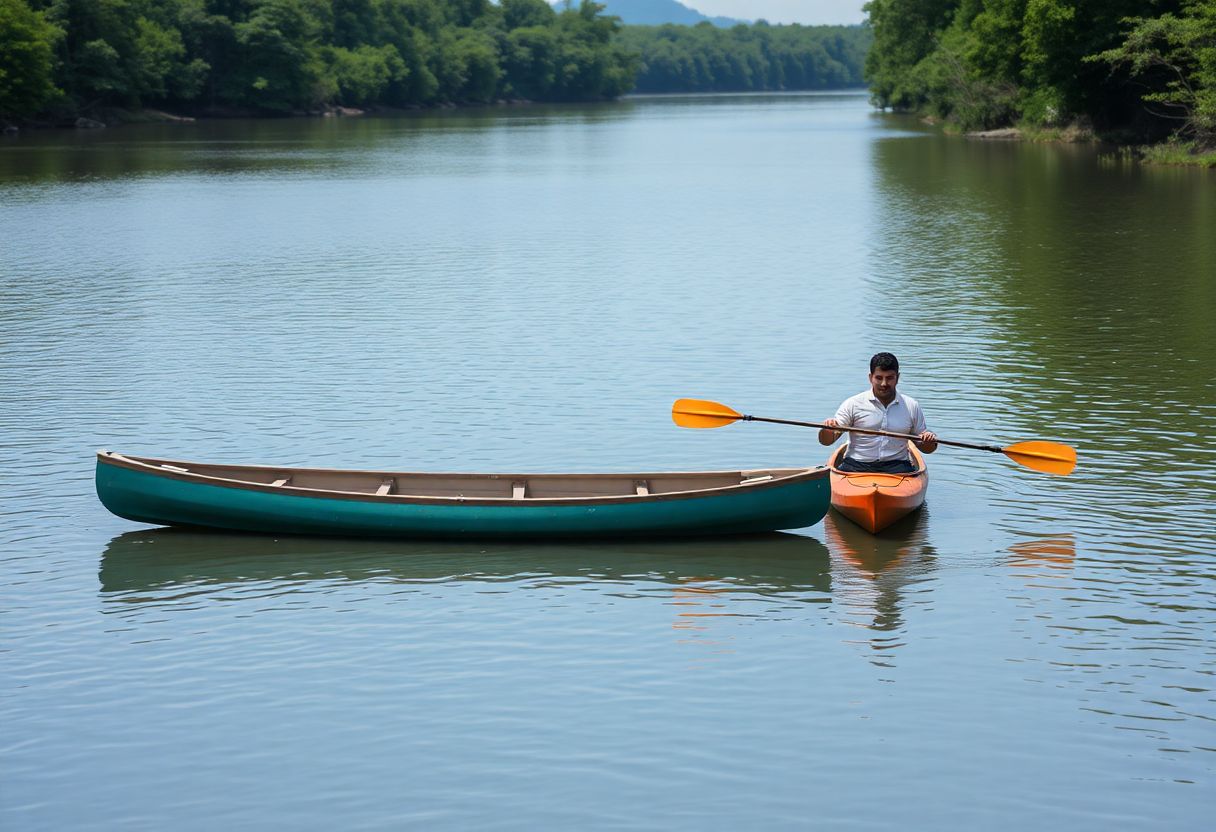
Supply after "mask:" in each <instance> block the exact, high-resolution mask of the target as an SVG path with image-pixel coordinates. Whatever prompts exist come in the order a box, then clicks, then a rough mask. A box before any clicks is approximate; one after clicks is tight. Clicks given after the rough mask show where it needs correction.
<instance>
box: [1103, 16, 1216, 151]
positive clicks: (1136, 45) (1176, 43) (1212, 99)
mask: <svg viewBox="0 0 1216 832" xmlns="http://www.w3.org/2000/svg"><path fill="white" fill-rule="evenodd" d="M1127 22H1128V23H1129V24H1130V26H1131V29H1130V31H1129V32H1128V34H1127V38H1126V39H1125V40H1124V41H1123V43H1122V44H1120V45H1119V46H1117V47H1115V48H1114V49H1108V50H1106V51H1105V52H1101V53H1099V54H1098V55H1095V56H1093V58H1092V60H1094V61H1101V62H1104V63H1107V64H1110V65H1113V66H1121V67H1127V68H1128V69H1129V70H1130V71H1131V73H1132V75H1133V77H1135V78H1136V79H1139V80H1141V81H1143V82H1144V83H1146V84H1147V85H1148V87H1149V89H1150V90H1151V91H1150V92H1147V93H1145V94H1144V96H1143V99H1144V101H1145V103H1146V104H1147V105H1148V107H1149V108H1150V109H1151V110H1152V111H1153V112H1154V114H1155V115H1157V116H1159V117H1160V118H1162V119H1165V120H1168V121H1171V122H1174V123H1176V124H1177V132H1178V134H1179V135H1181V136H1185V137H1190V138H1193V139H1195V140H1196V141H1197V142H1198V143H1199V146H1200V147H1201V148H1216V3H1213V2H1200V0H1193V2H1188V3H1186V4H1185V6H1184V7H1183V13H1182V14H1181V15H1179V16H1175V15H1173V14H1168V13H1167V14H1163V15H1162V16H1161V17H1157V18H1143V17H1140V18H1131V19H1129V20H1128V21H1127Z"/></svg>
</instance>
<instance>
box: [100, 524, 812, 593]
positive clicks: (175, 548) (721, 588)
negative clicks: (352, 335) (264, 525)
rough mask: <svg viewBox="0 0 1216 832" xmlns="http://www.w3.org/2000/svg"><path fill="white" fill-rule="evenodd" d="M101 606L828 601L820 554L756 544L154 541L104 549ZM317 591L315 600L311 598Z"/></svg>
mask: <svg viewBox="0 0 1216 832" xmlns="http://www.w3.org/2000/svg"><path fill="white" fill-rule="evenodd" d="M99 579H100V582H101V592H102V594H103V597H105V599H106V600H107V601H108V602H114V603H120V604H149V603H151V604H155V603H158V602H163V601H166V600H179V599H181V598H183V597H185V596H187V595H216V596H223V597H233V596H231V595H230V594H228V591H229V590H230V589H232V588H233V587H234V586H238V585H241V584H253V583H260V584H264V585H267V586H275V587H279V588H281V589H282V590H284V591H288V590H290V591H293V592H294V591H299V590H300V586H299V585H302V584H318V585H323V584H327V583H334V582H348V581H381V582H389V583H394V584H420V585H424V584H429V583H452V582H474V583H487V584H506V585H510V584H532V583H537V582H543V583H551V582H553V581H563V582H566V583H567V584H577V583H583V584H596V585H599V584H603V585H618V586H620V587H621V591H622V592H625V591H631V590H638V589H647V590H649V589H653V588H654V587H656V586H659V587H665V588H667V589H668V590H670V588H673V587H674V588H675V590H676V592H677V595H678V594H679V593H688V592H694V591H696V588H697V587H701V586H704V587H713V589H712V591H713V592H715V593H718V597H720V598H722V599H727V598H729V597H731V595H732V594H748V595H752V596H761V597H766V598H769V599H783V600H789V601H809V600H810V601H813V600H821V599H822V598H824V597H826V596H827V595H828V594H829V593H830V592H831V570H830V568H829V559H828V555H827V550H826V549H825V548H824V546H823V544H822V543H820V542H819V541H818V540H816V539H814V538H811V537H801V536H799V535H793V534H771V535H758V536H754V537H739V538H723V539H719V540H713V539H710V540H704V541H696V542H681V541H656V542H652V543H628V544H609V543H603V544H593V543H589V544H582V543H547V544H510V545H508V544H497V545H496V544H490V543H484V542H481V543H475V544H462V543H445V542H429V543H418V542H397V541H388V542H385V541H361V540H329V539H318V538H286V537H285V538H275V537H269V536H259V535H228V534H223V533H214V534H213V533H209V532H195V531H181V530H176V529H152V530H147V531H136V532H127V533H125V534H121V535H118V536H117V537H115V538H114V539H112V540H111V541H110V542H109V544H108V545H107V546H106V548H105V551H104V552H103V553H102V556H101V570H100V574H99ZM317 591H323V590H320V589H318V590H317Z"/></svg>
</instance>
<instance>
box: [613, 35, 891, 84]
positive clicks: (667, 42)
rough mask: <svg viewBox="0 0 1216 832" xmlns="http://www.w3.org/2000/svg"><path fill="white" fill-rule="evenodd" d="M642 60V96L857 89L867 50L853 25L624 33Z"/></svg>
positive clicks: (865, 41)
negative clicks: (836, 88) (837, 88)
mask: <svg viewBox="0 0 1216 832" xmlns="http://www.w3.org/2000/svg"><path fill="white" fill-rule="evenodd" d="M620 40H621V43H622V44H623V45H624V46H626V47H627V48H629V49H632V50H634V51H635V52H637V54H638V55H640V57H641V69H640V71H639V73H638V78H637V89H638V91H639V92H684V91H697V92H708V91H748V90H779V89H797V90H807V89H824V88H829V87H847V86H860V85H861V84H862V83H863V79H862V65H863V62H864V60H865V54H866V50H867V49H868V48H869V44H870V31H869V29H866V28H862V27H858V26H797V25H794V26H769V25H768V24H767V23H764V22H761V23H758V24H756V25H754V26H745V25H739V26H734V27H732V28H730V29H721V28H717V27H715V26H713V25H712V24H710V23H699V24H697V25H696V26H691V27H690V26H674V25H670V24H668V25H664V26H627V27H625V30H624V31H623V32H622V35H621V38H620Z"/></svg>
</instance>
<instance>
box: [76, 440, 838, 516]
mask: <svg viewBox="0 0 1216 832" xmlns="http://www.w3.org/2000/svg"><path fill="white" fill-rule="evenodd" d="M97 459H98V461H99V462H102V463H104V464H106V465H113V466H115V467H119V468H128V469H130V470H133V471H139V472H141V473H145V474H149V475H152V476H156V477H160V478H162V479H172V480H179V481H182V482H191V483H201V484H208V485H215V486H219V487H223V488H230V489H236V490H245V491H260V492H265V493H272V494H292V495H296V496H300V497H313V498H323V499H333V500H352V501H357V502H367V503H389V504H400V503H408V504H415V505H463V506H478V505H480V506H572V505H574V506H596V505H613V504H621V503H637V502H666V501H669V500H689V499H696V498H699V497H707V496H715V495H723V494H731V493H738V492H742V491H747V492H753V491H766V490H769V489H780V488H782V487H783V486H787V485H791V484H793V483H799V482H805V481H808V480H816V479H823V478H826V477H828V476H829V469H828V468H827V467H826V466H822V465H819V466H812V467H808V468H764V469H755V470H741V471H740V470H725V471H662V472H649V473H618V472H603V473H596V472H593V473H575V474H542V473H531V474H520V473H494V474H479V473H461V472H456V473H448V472H443V473H442V474H431V473H427V472H417V471H412V472H411V471H405V472H390V471H367V470H360V469H345V468H296V467H290V466H275V465H228V464H225V465H223V466H217V465H216V464H215V463H198V462H187V461H182V460H173V459H159V458H154V457H134V456H125V455H123V454H119V453H116V452H114V451H109V450H105V449H102V450H99V451H98V452H97ZM162 466H175V467H178V468H187V469H188V468H190V466H197V467H202V468H208V467H223V468H227V469H237V470H241V471H250V472H254V471H258V472H273V473H274V474H276V480H277V479H281V476H279V475H281V474H283V473H287V474H289V475H291V476H294V475H299V474H339V475H343V474H354V475H363V476H368V477H370V478H376V477H379V478H384V479H388V478H400V477H424V478H425V477H440V476H441V477H444V478H447V479H467V480H470V481H477V480H486V479H493V480H507V481H508V482H513V481H516V480H530V479H532V480H535V479H544V480H549V481H552V480H559V481H560V480H563V479H565V480H575V479H587V478H589V477H592V478H594V477H603V478H610V479H614V480H615V479H620V480H622V481H629V482H633V481H635V480H647V481H652V480H655V479H660V480H661V479H662V478H664V477H691V478H696V477H705V478H706V479H710V478H713V477H740V478H743V479H746V478H748V476H749V475H753V476H754V475H757V474H769V475H772V476H771V478H769V479H763V478H762V479H755V480H753V481H751V482H746V483H745V482H738V483H735V484H733V485H727V486H716V487H712V488H699V489H690V490H685V491H669V492H664V493H660V494H655V493H653V492H651V493H647V494H640V493H629V494H620V495H603V496H583V497H580V496H573V497H526V498H522V499H521V498H518V497H513V496H503V497H487V496H473V497H464V496H433V495H426V494H378V493H376V492H367V491H343V490H336V489H322V488H306V487H301V486H295V485H291V484H290V481H289V482H288V484H285V485H275V484H274V483H273V482H270V483H258V482H250V481H248V480H239V479H231V478H228V477H217V476H212V475H209V474H203V473H199V472H197V471H194V470H184V471H182V470H175V468H167V467H162ZM373 481H374V482H376V483H377V484H378V482H379V481H378V480H373Z"/></svg>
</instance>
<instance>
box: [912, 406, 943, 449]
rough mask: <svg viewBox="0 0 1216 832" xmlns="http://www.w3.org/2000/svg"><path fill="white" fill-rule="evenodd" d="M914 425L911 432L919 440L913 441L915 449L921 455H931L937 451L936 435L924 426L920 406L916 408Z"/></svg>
mask: <svg viewBox="0 0 1216 832" xmlns="http://www.w3.org/2000/svg"><path fill="white" fill-rule="evenodd" d="M914 418H915V423H914V424H913V426H912V432H913V433H915V434H916V435H917V436H919V437H920V438H919V439H916V440H914V441H913V444H914V445H916V447H918V448H920V452H921V453H923V454H931V453H933V452H934V451H936V450H937V434H936V433H934V432H933V431H931V430H929V429H928V428H927V427H926V426H925V414H924V413H922V412H921V410H920V405H917V407H916V416H915V417H914Z"/></svg>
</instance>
